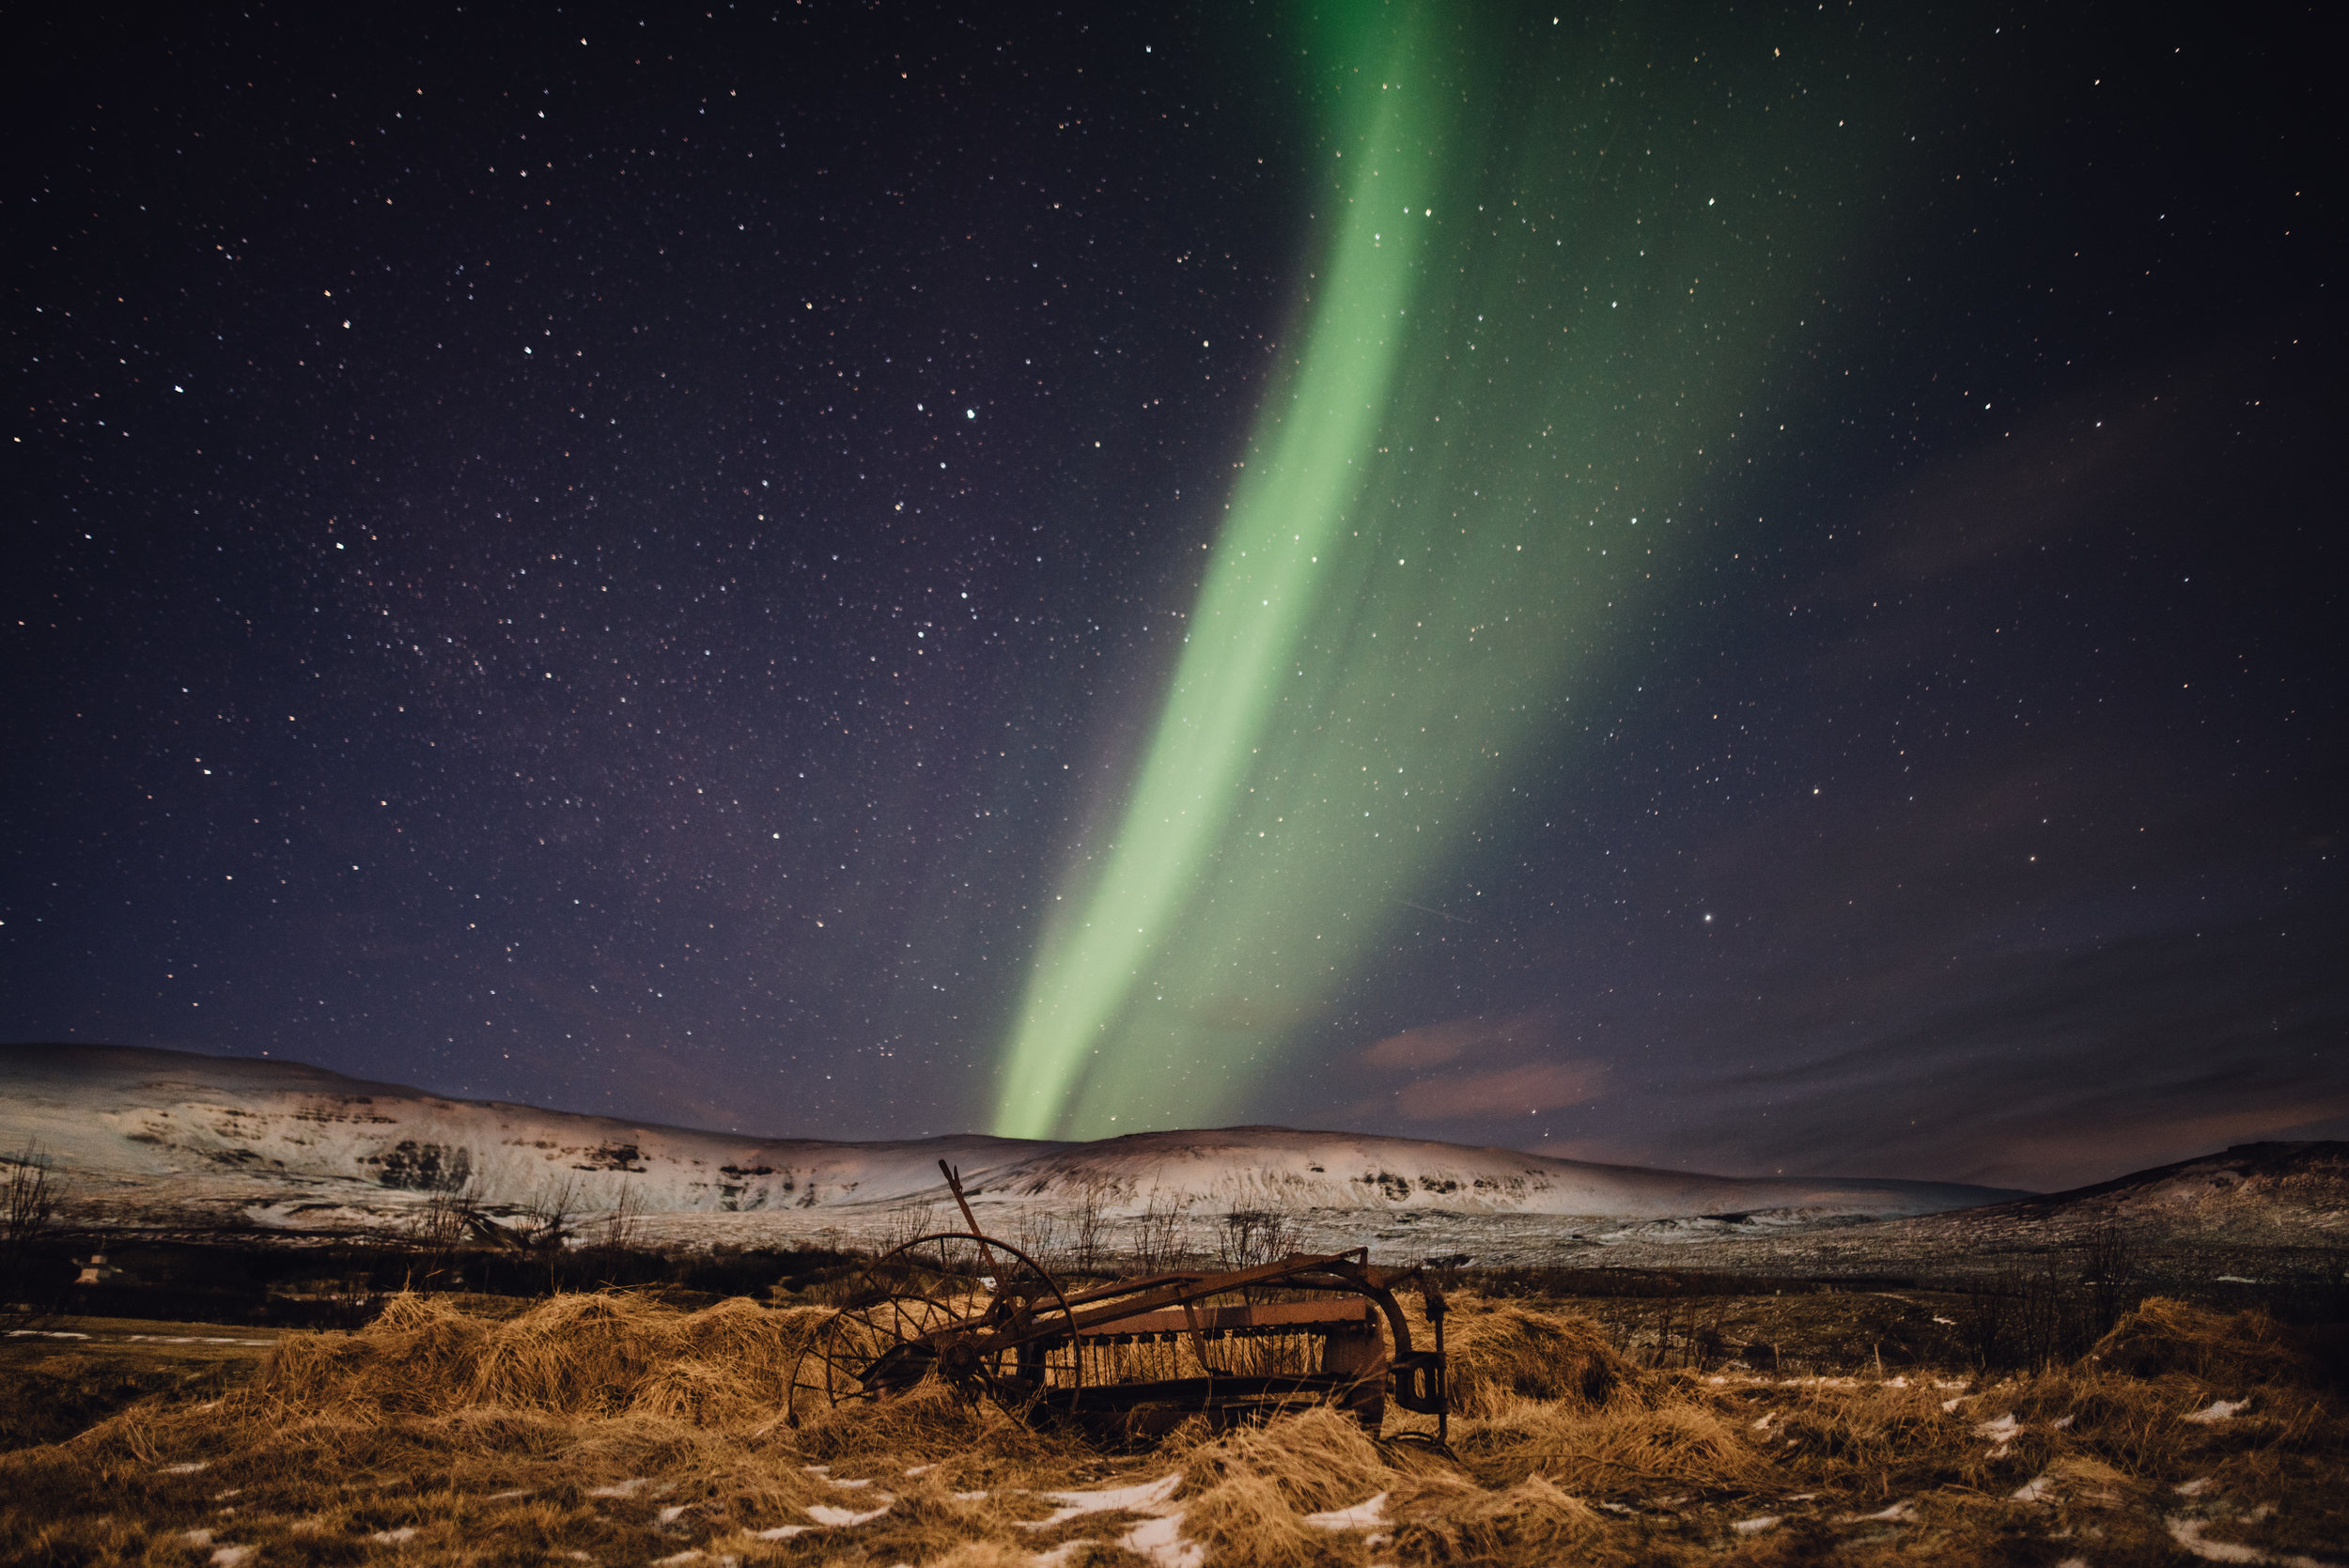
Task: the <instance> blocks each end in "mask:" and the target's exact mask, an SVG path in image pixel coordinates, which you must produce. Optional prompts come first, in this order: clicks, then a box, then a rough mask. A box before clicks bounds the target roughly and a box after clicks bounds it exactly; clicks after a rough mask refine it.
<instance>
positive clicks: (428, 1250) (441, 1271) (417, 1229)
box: [405, 1177, 481, 1290]
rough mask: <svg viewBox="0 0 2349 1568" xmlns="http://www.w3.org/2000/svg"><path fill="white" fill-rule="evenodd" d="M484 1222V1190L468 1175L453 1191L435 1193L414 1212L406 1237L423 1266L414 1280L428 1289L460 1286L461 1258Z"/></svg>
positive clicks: (420, 1286)
mask: <svg viewBox="0 0 2349 1568" xmlns="http://www.w3.org/2000/svg"><path fill="white" fill-rule="evenodd" d="M480 1223H481V1195H480V1189H479V1188H478V1187H476V1186H475V1185H474V1181H473V1180H472V1179H471V1178H470V1177H468V1178H467V1179H466V1181H465V1183H464V1185H463V1186H462V1187H459V1188H457V1189H456V1190H455V1191H453V1192H435V1193H434V1194H432V1196H431V1197H429V1198H428V1199H426V1200H425V1203H424V1206H423V1207H422V1208H419V1209H418V1210H417V1211H416V1212H415V1213H414V1215H412V1217H411V1218H410V1219H409V1221H408V1224H407V1225H406V1227H405V1233H406V1234H405V1239H406V1240H407V1242H408V1244H409V1245H410V1246H411V1247H412V1248H414V1249H415V1250H416V1254H417V1256H416V1261H417V1264H418V1265H420V1266H419V1267H418V1268H417V1269H416V1270H415V1272H414V1274H413V1277H412V1279H413V1283H414V1285H415V1286H416V1287H417V1288H420V1289H424V1290H433V1289H441V1290H450V1289H457V1288H459V1287H460V1285H461V1280H460V1278H459V1273H458V1258H459V1253H460V1251H461V1250H462V1249H463V1248H464V1246H465V1243H466V1242H467V1241H468V1240H470V1239H471V1238H472V1237H473V1235H474V1231H475V1229H476V1227H477V1226H478V1225H479V1224H480Z"/></svg>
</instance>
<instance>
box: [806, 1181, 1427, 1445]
mask: <svg viewBox="0 0 2349 1568" xmlns="http://www.w3.org/2000/svg"><path fill="white" fill-rule="evenodd" d="M946 1175H947V1181H948V1185H949V1187H950V1188H952V1189H953V1190H954V1192H955V1196H956V1198H957V1204H958V1206H961V1207H962V1208H963V1209H964V1211H965V1212H966V1213H968V1204H967V1203H964V1202H963V1194H962V1192H961V1184H960V1182H959V1181H958V1180H957V1173H956V1172H953V1171H952V1170H951V1169H949V1170H947V1172H946ZM932 1250H934V1251H935V1252H936V1254H937V1256H936V1258H935V1259H934V1260H933V1259H932V1258H931V1257H930V1252H931V1251H932ZM957 1250H959V1255H960V1256H961V1258H962V1259H963V1260H964V1261H963V1262H962V1264H961V1265H957V1261H956V1258H957ZM982 1268H983V1269H984V1273H982V1272H981V1270H982ZM1417 1274H1418V1270H1416V1269H1410V1270H1400V1271H1396V1270H1387V1269H1381V1268H1376V1267H1373V1266H1371V1265H1370V1263H1369V1257H1368V1253H1367V1251H1366V1250H1361V1249H1355V1250H1349V1251H1345V1252H1328V1253H1299V1254H1295V1255H1292V1256H1289V1257H1285V1258H1282V1259H1279V1260H1277V1261H1275V1262H1270V1263H1264V1264H1257V1265H1252V1266H1251V1267H1247V1268H1237V1269H1228V1270H1221V1271H1186V1270H1175V1271H1168V1272H1162V1273H1159V1274H1153V1275H1148V1276H1144V1277H1142V1278H1137V1279H1126V1280H1112V1281H1107V1282H1104V1283H1100V1284H1096V1285H1092V1286H1090V1287H1087V1288H1083V1289H1080V1290H1075V1291H1068V1290H1064V1289H1063V1288H1062V1286H1061V1285H1060V1284H1059V1283H1058V1281H1054V1280H1053V1279H1052V1278H1051V1277H1050V1275H1049V1274H1046V1273H1045V1272H1044V1271H1043V1269H1042V1268H1041V1267H1040V1266H1038V1265H1035V1264H1034V1262H1033V1260H1031V1259H1029V1258H1028V1257H1027V1256H1026V1255H1025V1254H1024V1253H1022V1252H1020V1250H1019V1249H1018V1248H1015V1247H1012V1246H1010V1245H1008V1244H1007V1243H1004V1242H1002V1241H998V1240H996V1239H994V1238H992V1237H989V1236H986V1235H982V1234H979V1233H978V1231H977V1230H976V1229H975V1227H974V1228H973V1229H972V1230H971V1231H969V1232H959V1233H940V1234H933V1235H929V1236H924V1237H918V1238H916V1239H914V1240H912V1241H910V1242H907V1243H905V1244H903V1245H902V1246H900V1247H898V1248H897V1249H895V1250H893V1251H891V1252H889V1253H887V1254H884V1255H883V1256H882V1257H881V1258H879V1259H877V1260H875V1262H874V1264H873V1265H871V1267H870V1268H869V1269H868V1270H867V1274H866V1279H867V1281H869V1286H868V1288H866V1289H864V1290H862V1291H861V1292H860V1293H859V1295H858V1296H857V1297H856V1298H855V1299H854V1300H852V1301H851V1303H850V1304H849V1305H848V1306H847V1307H844V1308H843V1309H841V1310H840V1312H837V1313H836V1314H835V1315H834V1317H833V1318H832V1319H831V1320H828V1321H827V1322H826V1323H825V1324H823V1325H821V1326H819V1327H818V1328H817V1332H816V1334H815V1335H814V1336H813V1338H812V1339H811V1342H810V1345H809V1348H808V1350H807V1351H806V1352H805V1353H803V1354H802V1356H801V1364H800V1366H799V1367H797V1368H795V1369H794V1372H793V1375H792V1384H793V1387H792V1395H791V1400H792V1404H791V1411H792V1417H791V1419H792V1420H793V1421H795V1422H796V1421H797V1419H798V1410H799V1405H800V1402H801V1397H802V1395H805V1396H807V1397H809V1398H820V1399H823V1400H826V1401H828V1402H829V1403H831V1404H832V1405H842V1404H847V1403H850V1402H854V1401H869V1400H879V1399H885V1398H889V1397H893V1396H894V1395H895V1394H898V1393H902V1392H904V1391H906V1390H908V1389H911V1388H913V1387H915V1386H917V1385H918V1384H920V1383H921V1382H923V1381H924V1380H925V1379H927V1378H929V1377H933V1376H935V1377H939V1378H941V1379H943V1380H944V1381H946V1382H947V1383H948V1384H949V1385H950V1386H952V1387H954V1388H955V1389H957V1391H958V1392H961V1393H963V1394H964V1395H965V1396H966V1397H984V1398H987V1399H989V1400H992V1401H993V1402H994V1403H996V1404H997V1405H1001V1406H1002V1407H1003V1409H1005V1410H1006V1411H1008V1412H1010V1413H1012V1414H1013V1415H1015V1416H1017V1417H1019V1419H1021V1420H1023V1421H1030V1422H1032V1423H1035V1424H1040V1425H1042V1424H1055V1423H1065V1424H1068V1425H1073V1426H1075V1427H1077V1428H1079V1429H1081V1430H1084V1431H1086V1432H1089V1433H1091V1434H1094V1435H1096V1436H1109V1437H1119V1436H1123V1437H1128V1438H1133V1437H1147V1436H1152V1435H1154V1434H1156V1433H1158V1432H1161V1431H1164V1430H1166V1429H1167V1428H1168V1427H1169V1426H1171V1425H1173V1424H1175V1422H1177V1421H1181V1420H1183V1419H1185V1418H1186V1417H1188V1416H1190V1415H1204V1416H1206V1418H1207V1419H1208V1420H1209V1421H1211V1422H1212V1423H1215V1424H1227V1423H1230V1422H1234V1421H1262V1420H1265V1419H1267V1418H1268V1417H1269V1416H1270V1415H1272V1414H1275V1413H1278V1412H1279V1411H1281V1410H1283V1409H1291V1408H1296V1407H1298V1406H1300V1405H1310V1404H1320V1403H1327V1404H1331V1405H1338V1406H1340V1407H1342V1408H1344V1409H1346V1410H1348V1411H1350V1412H1351V1413H1352V1414H1353V1415H1355V1416H1356V1418H1357V1419H1359V1420H1360V1421H1361V1422H1362V1424H1363V1426H1364V1427H1365V1429H1366V1430H1368V1431H1370V1432H1372V1433H1373V1434H1374V1435H1375V1434H1376V1433H1377V1431H1378V1429H1379V1425H1380V1422H1381V1421H1383V1419H1384V1415H1385V1410H1386V1406H1387V1404H1388V1402H1389V1400H1390V1398H1392V1401H1393V1403H1395V1404H1396V1405H1400V1406H1401V1407H1403V1408H1405V1409H1408V1410H1412V1411H1416V1412H1420V1413H1423V1414H1432V1415H1434V1416H1436V1417H1437V1419H1438V1421H1439V1422H1447V1419H1448V1401H1447V1400H1446V1398H1445V1392H1444V1376H1443V1370H1444V1368H1443V1350H1442V1338H1441V1334H1442V1328H1441V1323H1442V1312H1443V1309H1442V1305H1441V1301H1442V1297H1441V1295H1440V1293H1439V1292H1437V1291H1436V1290H1435V1289H1434V1288H1433V1286H1432V1285H1431V1284H1429V1283H1428V1282H1427V1281H1425V1280H1424V1279H1422V1280H1421V1281H1420V1283H1421V1288H1422V1289H1423V1290H1424V1291H1426V1292H1427V1297H1428V1306H1429V1313H1428V1315H1429V1320H1430V1321H1431V1322H1432V1323H1434V1324H1435V1325H1436V1326H1437V1336H1438V1337H1437V1344H1436V1346H1435V1347H1434V1348H1433V1349H1428V1348H1422V1347H1416V1346H1414V1345H1413V1344H1412V1343H1411V1329H1410V1324H1409V1322H1408V1319H1407V1318H1406V1317H1405V1316H1404V1314H1403V1311H1402V1309H1401V1307H1400V1305H1399V1304H1398V1303H1397V1302H1396V1300H1395V1298H1394V1286H1395V1285H1396V1284H1399V1283H1402V1282H1404V1281H1408V1280H1410V1279H1411V1278H1413V1277H1414V1276H1416V1275H1417ZM1268 1292H1281V1293H1284V1294H1290V1293H1295V1294H1308V1295H1310V1296H1322V1297H1325V1298H1324V1299H1310V1298H1309V1299H1304V1300H1295V1299H1290V1300H1277V1301H1270V1300H1263V1299H1255V1298H1253V1297H1257V1296H1261V1295H1262V1294H1264V1293H1268ZM1235 1296H1237V1297H1239V1298H1240V1299H1238V1300H1237V1301H1234V1300H1233V1299H1231V1298H1232V1297H1235ZM1218 1298H1221V1300H1219V1299H1218ZM1382 1329H1383V1330H1384V1332H1383V1333H1382V1332H1381V1330H1382ZM1265 1341H1272V1342H1276V1343H1272V1344H1270V1345H1269V1346H1268V1347H1267V1349H1265V1350H1263V1351H1257V1350H1253V1349H1252V1348H1251V1347H1250V1342H1265ZM1288 1341H1294V1342H1296V1343H1294V1344H1287V1345H1285V1346H1284V1344H1283V1343H1280V1342H1288ZM1236 1342H1237V1343H1236ZM1210 1345H1214V1346H1217V1347H1218V1348H1217V1349H1215V1350H1213V1351H1211V1350H1210V1349H1209V1346H1210ZM1129 1347H1130V1348H1129ZM1152 1347H1167V1348H1164V1349H1161V1350H1159V1351H1157V1352H1155V1354H1156V1357H1157V1358H1156V1360H1155V1361H1153V1360H1152V1359H1151V1357H1152V1355H1153V1354H1154V1352H1153V1349H1152ZM1184 1347H1188V1350H1189V1354H1190V1365H1191V1366H1192V1367H1193V1369H1195V1370H1192V1371H1190V1372H1182V1368H1183V1365H1184V1363H1183V1360H1182V1352H1183V1349H1184ZM1137 1355H1140V1356H1142V1357H1143V1365H1145V1366H1147V1365H1156V1366H1157V1367H1158V1368H1159V1373H1160V1374H1159V1375H1156V1376H1136V1375H1131V1372H1132V1369H1133V1367H1134V1366H1135V1364H1136V1363H1135V1362H1134V1361H1133V1359H1132V1358H1133V1357H1134V1356H1137ZM1267 1355H1270V1356H1271V1357H1272V1359H1271V1360H1269V1361H1268V1360H1267V1359H1266V1356H1267ZM1234 1357H1237V1358H1238V1360H1237V1363H1234V1362H1233V1361H1232V1358H1234ZM1120 1358H1123V1359H1122V1360H1121V1359H1120ZM1219 1362H1222V1363H1224V1364H1221V1365H1220V1364H1219ZM811 1363H812V1364H811ZM1301 1363H1309V1364H1301ZM1089 1366H1090V1369H1091V1370H1088V1368H1089ZM1170 1370H1172V1371H1176V1372H1181V1374H1180V1375H1174V1376H1168V1375H1164V1373H1165V1372H1167V1371H1170Z"/></svg>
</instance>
